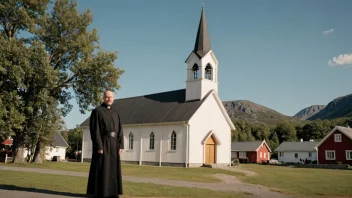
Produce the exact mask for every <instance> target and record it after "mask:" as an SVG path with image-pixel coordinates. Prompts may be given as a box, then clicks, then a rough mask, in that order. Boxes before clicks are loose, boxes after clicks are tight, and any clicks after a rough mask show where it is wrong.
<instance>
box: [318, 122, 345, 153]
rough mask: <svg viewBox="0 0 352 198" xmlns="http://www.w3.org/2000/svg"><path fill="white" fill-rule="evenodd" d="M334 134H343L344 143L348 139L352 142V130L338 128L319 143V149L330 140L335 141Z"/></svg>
mask: <svg viewBox="0 0 352 198" xmlns="http://www.w3.org/2000/svg"><path fill="white" fill-rule="evenodd" d="M334 134H342V135H341V137H342V141H345V140H346V139H347V140H349V141H351V140H352V129H351V128H346V127H341V126H336V127H335V128H334V129H333V130H331V131H330V132H329V133H328V134H327V135H326V136H325V137H324V138H323V139H322V140H321V141H320V142H319V144H318V145H317V148H318V147H319V146H321V145H322V144H324V143H325V142H327V141H329V140H330V141H329V142H331V141H334Z"/></svg>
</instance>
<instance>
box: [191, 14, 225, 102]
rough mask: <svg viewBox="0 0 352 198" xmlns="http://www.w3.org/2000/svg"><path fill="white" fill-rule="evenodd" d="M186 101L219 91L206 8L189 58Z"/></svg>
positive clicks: (216, 63) (216, 64) (216, 61)
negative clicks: (212, 91)
mask: <svg viewBox="0 0 352 198" xmlns="http://www.w3.org/2000/svg"><path fill="white" fill-rule="evenodd" d="M186 63H187V81H186V101H190V100H201V99H203V97H204V96H205V95H207V93H209V91H211V90H214V91H215V93H217V92H218V64H219V62H218V60H217V59H216V57H215V55H214V53H213V50H212V49H211V46H210V38H209V33H208V28H207V22H206V19H205V13H204V8H202V13H201V17H200V21H199V25H198V31H197V38H196V42H195V45H194V49H193V50H192V52H191V54H190V55H189V56H188V58H187V60H186Z"/></svg>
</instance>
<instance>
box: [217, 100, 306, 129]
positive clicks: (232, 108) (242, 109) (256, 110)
mask: <svg viewBox="0 0 352 198" xmlns="http://www.w3.org/2000/svg"><path fill="white" fill-rule="evenodd" d="M223 105H224V107H225V109H226V111H227V113H228V115H229V116H230V118H232V119H234V120H236V119H242V120H246V121H248V122H251V123H267V124H276V123H277V122H279V121H282V120H288V121H299V119H298V118H293V117H290V116H286V115H283V114H281V113H279V112H277V111H275V110H272V109H270V108H268V107H265V106H262V105H259V104H256V103H254V102H251V101H249V100H234V101H224V102H223Z"/></svg>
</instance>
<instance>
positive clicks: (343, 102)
mask: <svg viewBox="0 0 352 198" xmlns="http://www.w3.org/2000/svg"><path fill="white" fill-rule="evenodd" d="M350 116H352V94H349V95H346V96H341V97H338V98H336V99H334V100H333V101H331V102H329V104H328V105H327V106H326V107H325V108H324V109H322V110H321V111H319V112H318V113H316V114H315V115H313V116H311V117H310V118H308V120H315V119H318V118H319V119H321V120H324V119H329V120H331V119H335V118H340V117H350Z"/></svg>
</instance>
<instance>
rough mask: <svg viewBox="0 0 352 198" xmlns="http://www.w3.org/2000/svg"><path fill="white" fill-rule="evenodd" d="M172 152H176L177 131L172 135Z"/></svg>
mask: <svg viewBox="0 0 352 198" xmlns="http://www.w3.org/2000/svg"><path fill="white" fill-rule="evenodd" d="M171 150H176V133H175V131H173V132H172V134H171Z"/></svg>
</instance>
